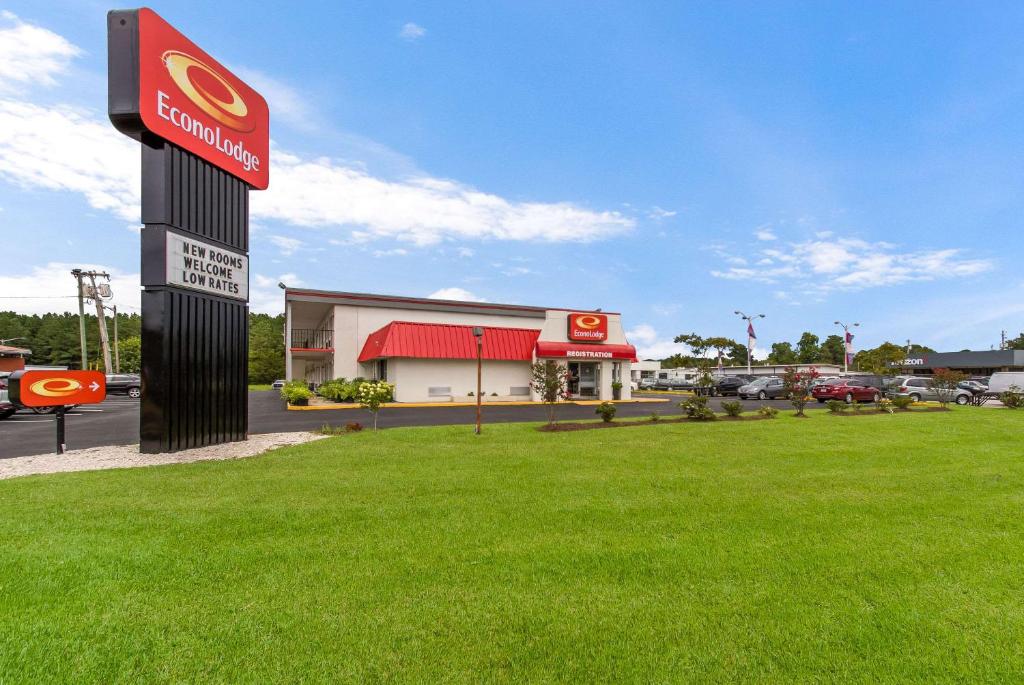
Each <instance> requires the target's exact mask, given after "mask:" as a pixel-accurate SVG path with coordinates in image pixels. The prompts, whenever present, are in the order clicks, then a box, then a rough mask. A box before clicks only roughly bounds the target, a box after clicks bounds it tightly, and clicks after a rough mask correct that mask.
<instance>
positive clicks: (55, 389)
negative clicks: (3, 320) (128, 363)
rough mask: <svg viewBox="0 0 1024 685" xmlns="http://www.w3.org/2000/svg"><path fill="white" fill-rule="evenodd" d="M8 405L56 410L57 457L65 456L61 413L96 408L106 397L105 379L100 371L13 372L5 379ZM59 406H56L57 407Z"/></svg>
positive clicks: (65, 444) (65, 441)
mask: <svg viewBox="0 0 1024 685" xmlns="http://www.w3.org/2000/svg"><path fill="white" fill-rule="evenodd" d="M8 383H9V386H10V394H11V402H13V403H14V404H16V405H18V406H20V407H53V406H56V411H55V412H54V413H55V420H56V425H57V454H64V450H65V449H67V440H66V439H65V437H64V413H65V412H66V411H67V408H68V407H69V406H74V405H78V404H99V403H100V402H102V401H103V400H104V399H106V397H107V377H106V376H104V375H103V374H102V373H100V372H99V371H49V370H45V371H44V370H39V371H36V370H32V371H25V370H24V369H23V370H21V371H15V372H14V373H12V374H11V377H10V378H9V379H8ZM58 403H59V404H58Z"/></svg>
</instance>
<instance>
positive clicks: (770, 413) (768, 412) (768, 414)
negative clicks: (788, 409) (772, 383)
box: [757, 404, 779, 419]
mask: <svg viewBox="0 0 1024 685" xmlns="http://www.w3.org/2000/svg"><path fill="white" fill-rule="evenodd" d="M757 413H758V414H760V415H761V416H763V417H764V418H766V419H774V418H775V417H776V416H778V415H779V410H778V409H776V408H775V407H769V406H768V405H767V404H766V405H764V406H763V407H761V408H760V409H758V410H757Z"/></svg>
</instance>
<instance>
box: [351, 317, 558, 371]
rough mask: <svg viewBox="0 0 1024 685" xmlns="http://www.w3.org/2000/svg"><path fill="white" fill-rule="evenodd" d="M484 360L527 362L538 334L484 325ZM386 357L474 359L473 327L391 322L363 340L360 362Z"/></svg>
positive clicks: (524, 330)
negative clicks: (364, 341)
mask: <svg viewBox="0 0 1024 685" xmlns="http://www.w3.org/2000/svg"><path fill="white" fill-rule="evenodd" d="M483 328H484V348H483V358H484V359H494V360H505V361H530V360H531V359H533V346H534V344H535V343H536V342H537V338H538V337H539V336H540V331H539V330H536V329H532V328H496V327H491V326H484V327H483ZM386 357H411V358H416V359H476V338H475V337H474V336H473V327H472V326H455V325H450V324H441V323H413V322H409V321H392V322H391V323H389V324H388V325H387V326H385V327H384V328H381V329H380V330H378V331H374V332H373V333H371V334H370V336H369V337H368V338H367V339H366V343H365V344H364V345H363V351H362V352H360V353H359V361H361V362H368V361H370V360H372V359H381V358H386Z"/></svg>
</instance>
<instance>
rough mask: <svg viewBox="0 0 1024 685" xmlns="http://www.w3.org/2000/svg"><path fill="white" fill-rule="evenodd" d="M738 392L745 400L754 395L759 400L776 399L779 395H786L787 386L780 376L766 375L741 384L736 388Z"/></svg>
mask: <svg viewBox="0 0 1024 685" xmlns="http://www.w3.org/2000/svg"><path fill="white" fill-rule="evenodd" d="M736 394H737V395H738V396H739V397H740V398H741V399H744V400H746V399H750V398H752V397H756V398H757V399H759V400H767V399H773V400H774V399H776V398H779V397H785V395H786V386H785V385H784V384H783V382H782V379H781V378H779V377H778V376H765V377H763V378H758V379H757V380H755V381H751V382H750V383H747V384H746V385H743V386H740V387H739V388H738V389H737V390H736Z"/></svg>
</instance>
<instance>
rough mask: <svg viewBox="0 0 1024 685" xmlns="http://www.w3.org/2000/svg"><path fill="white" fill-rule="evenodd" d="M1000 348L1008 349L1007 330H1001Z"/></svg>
mask: <svg viewBox="0 0 1024 685" xmlns="http://www.w3.org/2000/svg"><path fill="white" fill-rule="evenodd" d="M999 349H1001V350H1005V349H1006V331H1000V332H999Z"/></svg>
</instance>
